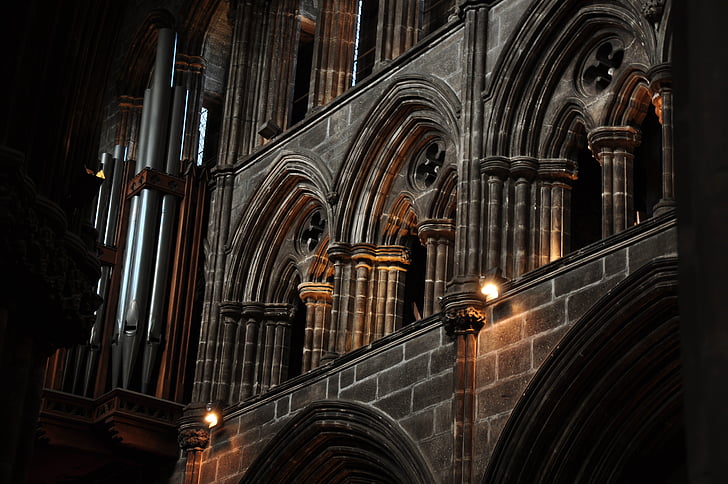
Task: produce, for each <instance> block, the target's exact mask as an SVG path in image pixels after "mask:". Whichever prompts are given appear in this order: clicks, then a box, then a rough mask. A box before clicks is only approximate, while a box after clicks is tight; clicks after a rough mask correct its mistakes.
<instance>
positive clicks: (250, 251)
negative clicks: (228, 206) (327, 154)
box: [225, 153, 331, 301]
mask: <svg viewBox="0 0 728 484" xmlns="http://www.w3.org/2000/svg"><path fill="white" fill-rule="evenodd" d="M321 167H323V168H321ZM330 190H331V174H330V173H329V172H328V170H327V169H326V168H325V165H324V163H323V162H321V161H320V160H316V159H315V158H313V157H312V156H306V155H302V154H300V153H299V154H295V153H286V154H284V155H282V156H281V157H280V158H279V160H278V161H277V162H276V163H275V164H274V165H273V167H272V168H271V170H270V172H269V173H268V175H267V176H266V177H265V179H264V180H263V182H262V183H261V184H260V186H259V187H258V189H257V190H256V192H255V194H254V195H253V197H252V198H251V200H250V201H249V203H248V204H247V207H246V208H245V209H244V210H243V211H242V213H243V214H244V215H243V217H242V219H240V220H239V221H238V222H237V224H236V229H235V230H234V231H233V236H232V238H231V240H230V243H229V245H230V247H231V256H230V265H229V267H230V270H229V271H228V273H227V281H226V287H225V297H226V298H227V300H230V301H245V300H249V301H265V299H266V295H268V294H270V288H269V285H270V283H271V281H272V280H273V279H274V278H271V277H270V276H271V275H272V274H273V272H274V271H275V267H276V265H277V264H279V263H280V261H281V257H284V258H285V257H287V254H279V250H280V249H281V247H282V246H283V244H284V243H290V240H291V239H290V237H291V232H292V231H293V230H296V229H297V228H298V227H300V226H301V224H302V223H303V222H304V220H303V219H304V218H305V217H306V216H307V215H308V214H310V213H312V212H313V211H315V210H320V211H321V212H322V213H323V214H324V215H325V217H326V218H327V220H331V213H330V211H329V210H328V207H329V205H328V204H327V203H326V202H325V201H326V199H327V195H328V194H329V193H330ZM319 243H321V241H320V242H319ZM304 258H305V257H304V256H301V259H302V260H303V259H304ZM300 272H301V274H302V275H306V272H304V271H300Z"/></svg>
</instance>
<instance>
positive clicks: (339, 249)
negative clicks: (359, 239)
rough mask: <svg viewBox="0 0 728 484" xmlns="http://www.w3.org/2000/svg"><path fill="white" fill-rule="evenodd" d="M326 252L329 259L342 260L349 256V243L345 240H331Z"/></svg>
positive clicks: (333, 260)
mask: <svg viewBox="0 0 728 484" xmlns="http://www.w3.org/2000/svg"><path fill="white" fill-rule="evenodd" d="M326 252H327V254H328V255H329V260H330V261H332V262H343V261H346V260H349V258H351V245H350V244H347V243H346V242H332V243H330V244H329V247H328V249H327V250H326Z"/></svg>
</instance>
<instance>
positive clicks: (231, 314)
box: [219, 301, 241, 323]
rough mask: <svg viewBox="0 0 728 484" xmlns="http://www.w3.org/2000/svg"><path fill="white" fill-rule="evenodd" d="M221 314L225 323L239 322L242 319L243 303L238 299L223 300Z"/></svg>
mask: <svg viewBox="0 0 728 484" xmlns="http://www.w3.org/2000/svg"><path fill="white" fill-rule="evenodd" d="M219 308H220V316H222V318H223V321H224V322H225V323H237V322H238V320H239V319H240V309H241V304H240V303H239V302H237V301H223V302H221V303H220V306H219Z"/></svg>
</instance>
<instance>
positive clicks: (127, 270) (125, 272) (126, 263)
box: [111, 89, 151, 387]
mask: <svg viewBox="0 0 728 484" xmlns="http://www.w3.org/2000/svg"><path fill="white" fill-rule="evenodd" d="M150 98H151V89H147V90H145V91H144V106H145V109H142V120H141V126H140V127H139V144H138V149H137V154H139V156H142V153H144V147H145V146H146V144H147V131H148V127H149V109H146V106H149V99H150ZM129 162H130V163H132V162H133V163H134V166H133V167H132V168H133V172H134V173H137V172H138V171H139V170H141V169H142V168H143V166H144V165H143V164H142V160H135V161H134V160H130V161H129ZM122 193H123V192H122ZM138 216H139V195H136V196H134V197H132V198H131V200H129V222H128V227H127V237H126V244H125V246H124V257H123V263H122V267H121V271H122V273H121V284H120V287H119V303H118V305H117V310H116V324H115V325H114V332H113V334H112V337H111V385H112V386H113V387H116V386H119V381H120V377H121V364H122V357H121V355H122V348H121V346H122V338H121V334H122V333H123V331H124V313H125V311H126V302H127V298H128V293H129V280H130V275H131V267H132V263H133V260H134V255H135V253H134V242H135V239H136V234H137V229H138V227H137V220H138Z"/></svg>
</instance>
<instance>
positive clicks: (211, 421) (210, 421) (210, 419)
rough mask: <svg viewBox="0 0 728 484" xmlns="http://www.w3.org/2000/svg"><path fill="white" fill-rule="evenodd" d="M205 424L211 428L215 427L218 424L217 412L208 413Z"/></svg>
mask: <svg viewBox="0 0 728 484" xmlns="http://www.w3.org/2000/svg"><path fill="white" fill-rule="evenodd" d="M205 422H207V425H208V427H209V428H212V427H214V426H215V425H217V422H218V419H217V414H216V413H215V412H207V414H206V415H205Z"/></svg>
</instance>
